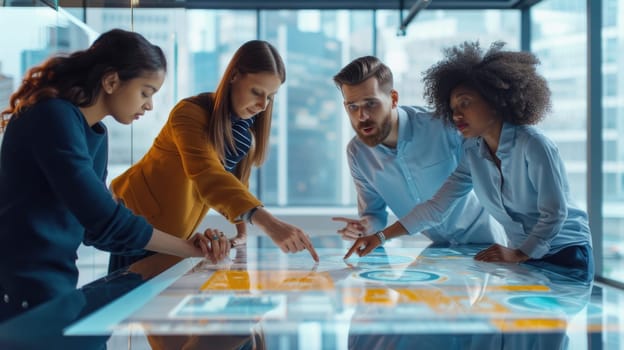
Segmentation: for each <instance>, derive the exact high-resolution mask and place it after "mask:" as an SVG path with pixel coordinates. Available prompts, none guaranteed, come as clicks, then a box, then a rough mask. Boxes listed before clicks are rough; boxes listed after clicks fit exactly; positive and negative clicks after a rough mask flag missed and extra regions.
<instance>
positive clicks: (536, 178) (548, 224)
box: [401, 123, 591, 259]
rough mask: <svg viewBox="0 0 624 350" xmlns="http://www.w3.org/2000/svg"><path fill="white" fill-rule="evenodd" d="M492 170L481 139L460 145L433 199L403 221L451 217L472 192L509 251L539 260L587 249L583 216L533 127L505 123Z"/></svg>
mask: <svg viewBox="0 0 624 350" xmlns="http://www.w3.org/2000/svg"><path fill="white" fill-rule="evenodd" d="M496 156H497V157H498V159H500V162H501V167H500V171H499V170H498V168H497V167H496V164H495V163H494V161H493V159H492V156H491V155H490V153H489V151H488V148H487V145H486V143H485V141H483V139H482V138H473V139H469V140H467V141H466V142H465V144H464V157H463V158H462V160H461V162H460V164H459V166H458V167H457V169H456V170H455V172H454V173H453V174H452V175H451V176H450V177H449V178H448V180H447V181H446V182H445V183H444V185H442V188H440V190H439V191H438V192H437V193H436V194H435V196H434V197H433V198H432V199H431V200H430V201H427V202H426V203H423V204H421V205H419V206H416V207H415V208H414V209H413V210H412V212H411V213H409V214H408V215H406V216H405V217H403V218H401V223H403V225H405V226H407V227H411V228H412V229H424V228H426V227H429V226H431V225H436V224H437V223H438V222H441V221H442V222H443V221H446V220H449V219H451V218H452V216H451V215H452V211H450V210H448V208H449V207H452V206H453V204H454V203H455V202H459V201H460V200H461V199H462V198H463V196H464V195H465V194H466V193H469V192H470V191H471V190H473V189H474V192H475V193H476V195H477V197H478V198H479V201H480V202H481V204H482V205H483V206H484V207H485V208H486V210H487V211H488V212H489V213H490V214H491V215H492V216H493V217H494V218H496V220H497V221H498V222H500V223H501V224H502V225H503V227H504V228H505V232H506V234H507V238H508V240H509V243H510V244H509V246H510V247H511V248H514V249H520V250H521V251H522V252H523V253H525V254H527V255H528V256H530V257H531V258H534V259H539V258H541V257H543V256H544V255H546V254H553V253H556V252H558V251H560V250H561V249H563V248H566V247H569V246H573V245H590V246H591V235H590V231H589V224H588V220H587V214H586V213H585V212H584V211H583V210H581V209H579V208H577V207H575V206H574V205H573V204H572V200H571V198H570V190H569V186H568V179H567V175H566V171H565V168H564V165H563V162H562V160H561V157H560V156H559V151H558V149H557V147H556V146H555V144H554V143H553V142H552V141H551V140H549V139H548V138H547V137H546V136H544V135H543V134H542V133H541V132H540V131H539V130H538V129H537V128H535V127H532V126H515V125H512V124H508V123H504V124H503V129H502V132H501V136H500V142H499V146H498V150H497V151H496Z"/></svg>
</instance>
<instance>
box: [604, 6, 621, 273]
mask: <svg viewBox="0 0 624 350" xmlns="http://www.w3.org/2000/svg"><path fill="white" fill-rule="evenodd" d="M602 5H603V11H602V12H603V14H604V21H603V30H602V33H603V37H604V38H605V39H604V40H603V48H602V50H603V53H604V54H603V67H602V68H603V69H602V70H603V79H604V82H603V85H604V86H605V89H604V91H603V95H604V97H603V106H604V110H603V169H604V174H603V195H604V202H603V242H602V245H603V251H604V257H603V274H602V275H603V276H604V277H608V278H612V279H615V280H618V281H620V282H624V272H623V270H622V264H623V263H624V123H622V122H621V121H620V120H619V118H618V114H619V113H618V111H620V110H622V109H623V108H624V100H623V98H624V94H623V93H622V91H623V90H624V89H623V88H624V74H623V73H622V71H623V69H624V62H623V61H622V60H621V58H620V57H621V50H620V49H619V48H621V46H622V40H624V36H623V35H622V31H623V30H624V27H623V26H622V25H621V23H622V22H621V21H618V18H622V16H623V15H624V6H622V4H621V1H616V0H603V3H602Z"/></svg>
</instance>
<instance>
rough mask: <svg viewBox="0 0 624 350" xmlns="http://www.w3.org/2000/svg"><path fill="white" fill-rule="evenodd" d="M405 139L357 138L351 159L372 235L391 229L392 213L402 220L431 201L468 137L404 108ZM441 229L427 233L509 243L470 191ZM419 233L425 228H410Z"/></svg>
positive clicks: (425, 114) (360, 209) (448, 239)
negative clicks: (390, 143)
mask: <svg viewBox="0 0 624 350" xmlns="http://www.w3.org/2000/svg"><path fill="white" fill-rule="evenodd" d="M398 118H399V135H398V142H397V146H396V148H389V147H387V146H384V145H381V144H380V145H377V146H375V147H369V146H367V145H366V144H364V143H363V142H362V141H361V140H360V139H358V138H357V137H354V138H353V139H352V140H351V141H350V142H349V145H348V146H347V158H348V160H349V165H350V168H351V175H352V176H353V179H354V182H355V188H356V190H357V195H358V212H359V215H360V217H366V218H368V220H369V222H370V223H371V230H372V231H371V232H376V231H378V230H381V229H383V228H384V227H386V225H387V218H388V213H387V210H386V208H387V207H388V208H390V209H391V210H392V212H393V213H394V214H395V215H396V216H397V217H399V218H400V217H402V216H405V215H407V214H409V213H410V211H411V210H412V208H414V206H416V205H417V204H420V203H422V202H424V201H426V200H427V199H429V198H431V197H432V196H433V195H434V194H435V193H436V191H437V190H438V189H439V188H440V186H441V185H442V184H443V183H444V180H446V178H447V177H448V176H449V175H450V174H451V173H452V172H453V170H455V168H456V167H457V164H458V162H459V158H460V156H461V154H462V149H461V145H462V142H463V138H462V137H461V136H460V135H459V134H458V133H457V131H456V130H455V129H453V128H449V127H447V126H445V125H444V124H443V123H442V121H440V120H439V119H436V118H433V117H432V116H431V114H430V113H429V112H428V111H426V110H425V109H422V108H419V107H408V106H400V107H398ZM460 197H461V198H458V201H457V204H456V205H455V206H454V208H452V209H451V210H450V211H449V213H448V217H447V218H446V219H445V220H443V221H440V224H436V225H429V226H427V227H426V228H427V230H426V231H423V232H422V233H423V234H424V235H425V236H427V237H428V238H429V239H431V240H433V241H434V242H450V243H483V244H485V243H494V242H497V243H501V244H504V243H505V235H504V232H503V230H502V228H501V227H500V225H499V224H498V223H497V222H496V221H495V220H493V219H492V218H491V217H490V216H489V215H488V214H487V213H486V212H485V210H484V208H483V207H482V206H481V205H480V204H479V202H478V201H477V198H476V196H475V194H474V193H472V192H471V191H466V193H465V194H464V195H462V196H460ZM406 228H408V229H409V230H410V233H417V232H419V231H421V229H424V228H425V227H418V228H416V227H412V228H409V227H406Z"/></svg>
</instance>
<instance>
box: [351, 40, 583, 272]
mask: <svg viewBox="0 0 624 350" xmlns="http://www.w3.org/2000/svg"><path fill="white" fill-rule="evenodd" d="M503 45H504V44H503V43H500V42H497V43H494V44H493V45H492V47H491V48H490V49H489V50H488V51H487V52H485V53H484V52H483V50H482V49H481V48H480V47H479V44H478V43H469V42H466V43H463V44H461V45H459V46H456V47H453V48H451V49H448V50H447V51H446V55H445V56H446V57H445V58H444V59H443V60H442V61H440V62H439V63H437V64H436V65H434V66H433V67H431V68H430V69H429V70H427V71H426V72H425V75H424V82H425V97H426V99H427V101H428V103H429V104H430V105H432V106H433V108H434V109H435V112H434V115H436V116H437V117H439V118H444V120H446V121H447V122H449V123H452V124H453V125H455V127H456V128H457V130H459V132H460V133H461V134H462V135H463V136H464V138H466V141H465V143H464V146H463V148H464V156H463V158H462V160H461V162H460V164H459V166H458V167H457V169H456V170H455V171H454V173H452V174H451V176H450V177H449V178H448V179H447V180H446V182H445V183H444V185H443V186H442V187H441V188H440V190H439V191H438V192H437V193H436V195H435V196H434V197H433V198H432V199H431V200H429V201H427V202H425V203H423V204H420V205H418V206H416V207H414V209H413V210H412V211H411V212H410V214H409V215H408V219H407V221H409V222H410V224H414V225H416V226H417V227H418V228H420V229H425V228H427V227H431V226H433V225H435V224H437V223H440V222H443V221H444V220H445V219H446V216H447V213H448V212H449V208H452V207H453V205H454V204H455V203H456V201H457V199H458V198H460V197H461V196H463V195H464V194H466V193H467V192H469V191H470V190H472V189H474V191H475V193H476V195H477V197H478V198H479V201H480V202H481V204H482V205H483V206H484V207H485V209H486V211H488V212H489V213H490V215H492V216H493V217H494V218H495V219H496V220H497V221H499V222H500V223H501V224H502V226H503V227H504V229H505V232H506V234H507V238H508V240H509V247H504V246H502V245H499V244H494V245H492V246H490V247H489V248H487V249H485V250H483V251H481V252H479V253H478V254H477V255H476V256H475V259H477V260H480V261H488V262H513V263H519V262H525V261H530V262H533V263H542V262H545V263H550V264H554V265H558V266H565V267H569V268H578V269H584V270H587V271H588V272H589V274H590V275H591V274H593V258H592V249H591V239H590V238H591V235H590V231H589V224H588V221H587V214H586V213H585V212H584V211H583V210H581V209H579V208H577V207H576V206H574V205H573V203H572V200H571V197H570V191H569V186H568V180H567V175H566V172H565V169H564V164H563V161H562V160H561V157H560V155H559V151H558V150H557V147H556V146H555V144H554V143H553V142H552V141H551V140H549V139H548V138H547V137H546V136H544V135H543V133H542V132H541V131H540V130H539V129H537V128H535V127H533V126H532V125H533V124H536V123H537V122H539V121H540V120H541V119H542V118H543V117H544V115H545V113H546V112H547V111H548V110H549V109H550V90H549V89H548V85H547V83H546V80H545V79H544V78H543V77H542V76H540V75H539V74H538V73H537V71H536V68H535V66H536V65H537V64H538V63H539V61H538V59H537V58H536V57H535V56H534V55H533V54H531V53H528V52H514V51H504V50H503V49H502V48H503ZM383 232H384V234H385V236H386V238H393V237H396V236H399V235H402V234H405V232H404V229H403V227H402V226H401V224H393V225H391V226H389V227H387V228H386V229H385V230H384V231H383ZM379 244H380V240H379V239H378V238H377V237H376V236H370V237H365V238H362V239H359V240H357V241H356V242H355V244H354V245H353V247H351V249H350V250H349V251H348V253H347V255H346V257H348V256H349V255H351V254H352V253H353V252H356V253H357V254H358V255H365V254H368V252H370V251H371V250H372V249H373V248H375V247H376V246H378V245H379Z"/></svg>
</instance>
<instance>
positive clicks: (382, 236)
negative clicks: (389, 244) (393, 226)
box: [375, 231, 386, 245]
mask: <svg viewBox="0 0 624 350" xmlns="http://www.w3.org/2000/svg"><path fill="white" fill-rule="evenodd" d="M375 236H377V238H379V242H380V243H379V245H384V243H386V235H385V234H384V233H383V231H377V232H375Z"/></svg>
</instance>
